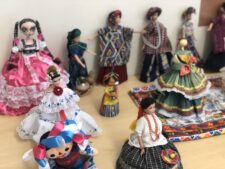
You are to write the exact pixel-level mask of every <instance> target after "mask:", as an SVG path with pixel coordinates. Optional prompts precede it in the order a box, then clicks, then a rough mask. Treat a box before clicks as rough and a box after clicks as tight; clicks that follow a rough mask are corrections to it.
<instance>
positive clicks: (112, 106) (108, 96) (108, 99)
mask: <svg viewBox="0 0 225 169" xmlns="http://www.w3.org/2000/svg"><path fill="white" fill-rule="evenodd" d="M118 79H119V77H118V75H117V74H116V73H114V72H111V73H109V74H107V75H105V77H104V79H103V82H104V84H105V93H104V96H103V98H102V104H101V107H100V114H101V115H102V116H105V117H114V116H116V115H117V114H119V99H118V87H117V84H118Z"/></svg>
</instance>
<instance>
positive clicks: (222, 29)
mask: <svg viewBox="0 0 225 169" xmlns="http://www.w3.org/2000/svg"><path fill="white" fill-rule="evenodd" d="M208 31H211V32H212V42H213V50H212V52H211V54H210V56H209V57H208V58H207V59H206V62H205V64H204V68H205V69H207V70H210V71H224V70H225V2H223V3H222V4H221V6H220V8H219V11H218V16H217V17H215V18H214V19H213V20H212V22H211V23H210V25H209V28H208Z"/></svg>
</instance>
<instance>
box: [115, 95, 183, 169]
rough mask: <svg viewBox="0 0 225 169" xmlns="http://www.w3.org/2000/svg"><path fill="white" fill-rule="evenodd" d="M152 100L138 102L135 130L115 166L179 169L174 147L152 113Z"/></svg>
mask: <svg viewBox="0 0 225 169" xmlns="http://www.w3.org/2000/svg"><path fill="white" fill-rule="evenodd" d="M155 111H156V109H155V100H154V99H152V98H145V99H143V100H142V101H141V103H140V108H139V112H138V118H137V122H136V126H135V132H134V133H132V134H131V135H130V137H129V140H128V141H126V142H125V143H124V145H123V147H122V150H121V153H120V156H119V158H118V160H117V163H116V169H128V168H130V169H131V168H132V169H156V168H157V169H182V168H183V166H182V163H181V159H180V155H179V153H178V150H177V148H176V147H175V145H174V144H173V143H172V142H169V141H168V140H167V139H166V137H165V136H164V135H163V134H162V123H161V121H160V119H159V118H158V117H157V116H156V114H155Z"/></svg>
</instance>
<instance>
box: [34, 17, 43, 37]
mask: <svg viewBox="0 0 225 169" xmlns="http://www.w3.org/2000/svg"><path fill="white" fill-rule="evenodd" d="M35 24H36V27H37V32H38V34H41V33H42V31H41V26H40V23H39V22H38V20H36V21H35Z"/></svg>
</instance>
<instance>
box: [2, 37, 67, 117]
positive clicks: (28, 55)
mask: <svg viewBox="0 0 225 169" xmlns="http://www.w3.org/2000/svg"><path fill="white" fill-rule="evenodd" d="M41 36H42V35H40V36H39V37H41ZM15 41H16V46H14V47H13V49H12V55H11V61H12V60H13V63H14V66H13V68H12V69H10V70H9V69H8V65H9V61H7V62H6V63H5V65H4V67H3V70H2V74H1V75H0V114H3V115H11V116H17V115H21V114H24V113H27V112H28V111H29V110H30V109H31V108H32V107H33V106H35V105H38V104H39V102H40V100H41V99H42V97H43V95H44V91H45V90H46V89H47V88H48V86H49V82H48V77H47V69H48V67H49V66H51V65H54V66H56V67H57V68H58V69H59V70H60V73H61V77H62V78H63V81H64V82H65V83H68V82H69V80H68V76H69V75H68V73H67V72H66V71H65V70H63V69H62V68H60V67H59V66H58V65H56V64H55V63H54V62H53V60H52V58H51V57H50V54H49V52H48V51H46V50H44V49H45V48H46V43H45V41H43V40H40V39H37V40H35V39H34V40H33V44H31V45H27V44H25V40H24V39H22V40H18V39H16V40H14V42H15Z"/></svg>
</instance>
